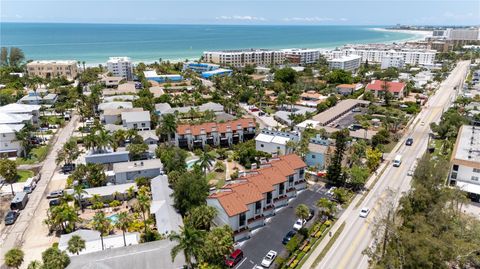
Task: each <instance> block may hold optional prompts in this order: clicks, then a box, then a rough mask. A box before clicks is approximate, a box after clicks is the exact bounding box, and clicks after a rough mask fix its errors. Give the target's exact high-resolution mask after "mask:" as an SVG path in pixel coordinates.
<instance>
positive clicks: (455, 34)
mask: <svg viewBox="0 0 480 269" xmlns="http://www.w3.org/2000/svg"><path fill="white" fill-rule="evenodd" d="M445 35H446V36H447V39H449V40H460V41H478V40H480V31H479V28H459V29H451V28H449V29H447V30H446V33H445Z"/></svg>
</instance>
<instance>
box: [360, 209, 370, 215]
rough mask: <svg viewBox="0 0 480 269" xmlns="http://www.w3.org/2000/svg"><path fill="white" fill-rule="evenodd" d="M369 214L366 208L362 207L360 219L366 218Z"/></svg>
mask: <svg viewBox="0 0 480 269" xmlns="http://www.w3.org/2000/svg"><path fill="white" fill-rule="evenodd" d="M368 214H370V209H369V208H368V207H364V208H362V209H361V210H360V217H361V218H366V217H367V216H368Z"/></svg>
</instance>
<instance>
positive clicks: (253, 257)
mask: <svg viewBox="0 0 480 269" xmlns="http://www.w3.org/2000/svg"><path fill="white" fill-rule="evenodd" d="M322 197H326V195H325V190H324V189H320V188H319V187H317V186H315V187H314V188H312V189H307V190H304V191H302V192H301V193H299V194H298V196H297V198H295V199H293V200H292V201H290V203H289V204H288V205H287V206H286V207H283V208H281V209H279V211H278V212H277V213H276V215H275V216H273V217H271V218H269V219H267V225H266V226H264V227H262V228H259V229H257V230H255V231H253V232H252V237H251V238H250V239H249V240H247V241H245V242H243V243H241V247H240V248H241V249H242V250H243V252H244V259H243V260H242V261H240V263H239V264H238V265H237V266H236V267H235V268H237V269H251V268H254V267H255V266H257V265H260V264H261V262H262V259H263V257H264V256H265V255H266V254H267V252H268V251H269V250H274V251H276V252H277V253H278V255H279V256H282V255H285V254H286V250H285V247H284V245H283V244H282V239H283V237H284V236H285V235H286V234H287V233H288V231H290V230H292V226H293V224H294V223H295V220H296V219H297V217H296V216H295V208H296V207H297V206H298V205H299V204H306V205H307V206H309V207H311V208H315V209H316V207H315V203H316V201H318V200H319V199H320V198H322ZM316 211H317V210H316ZM316 217H317V215H315V217H314V218H313V219H312V220H311V221H310V222H308V223H307V226H308V225H310V224H311V223H312V222H313V221H314V219H315V218H316ZM275 267H276V266H275V263H274V264H273V265H272V266H271V267H270V268H275Z"/></svg>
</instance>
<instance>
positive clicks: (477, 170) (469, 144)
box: [448, 125, 480, 202]
mask: <svg viewBox="0 0 480 269" xmlns="http://www.w3.org/2000/svg"><path fill="white" fill-rule="evenodd" d="M448 182H449V184H450V186H456V187H458V188H460V189H461V190H463V191H465V192H467V193H468V195H469V196H470V198H472V199H473V200H475V201H477V202H479V201H480V126H472V125H462V126H461V127H460V130H459V131H458V136H457V141H456V142H455V146H454V147H453V151H452V157H451V160H450V173H449V176H448Z"/></svg>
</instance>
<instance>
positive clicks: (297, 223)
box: [293, 219, 307, 231]
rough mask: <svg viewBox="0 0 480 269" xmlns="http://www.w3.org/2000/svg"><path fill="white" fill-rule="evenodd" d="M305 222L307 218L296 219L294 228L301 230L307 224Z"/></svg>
mask: <svg viewBox="0 0 480 269" xmlns="http://www.w3.org/2000/svg"><path fill="white" fill-rule="evenodd" d="M305 223H307V221H306V220H304V219H297V221H295V224H293V229H294V230H295V231H298V230H300V229H302V228H303V225H305Z"/></svg>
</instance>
